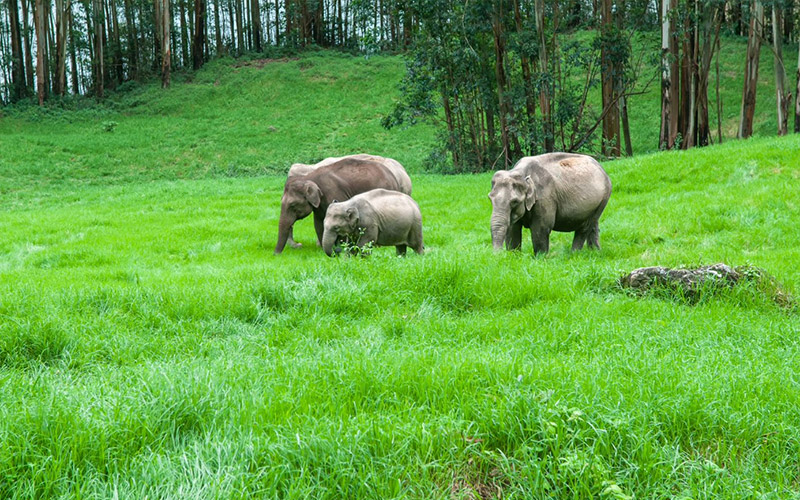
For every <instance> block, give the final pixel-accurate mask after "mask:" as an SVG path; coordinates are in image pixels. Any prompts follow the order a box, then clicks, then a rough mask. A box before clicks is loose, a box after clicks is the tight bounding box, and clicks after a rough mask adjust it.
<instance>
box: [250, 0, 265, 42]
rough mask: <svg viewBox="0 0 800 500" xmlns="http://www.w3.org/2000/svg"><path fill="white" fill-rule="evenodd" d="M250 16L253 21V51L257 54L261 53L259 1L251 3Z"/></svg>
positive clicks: (253, 0) (254, 0)
mask: <svg viewBox="0 0 800 500" xmlns="http://www.w3.org/2000/svg"><path fill="white" fill-rule="evenodd" d="M250 16H251V17H252V19H253V49H254V50H255V51H256V52H261V39H262V37H263V35H262V34H261V7H260V5H259V4H258V0H252V1H251V2H250Z"/></svg>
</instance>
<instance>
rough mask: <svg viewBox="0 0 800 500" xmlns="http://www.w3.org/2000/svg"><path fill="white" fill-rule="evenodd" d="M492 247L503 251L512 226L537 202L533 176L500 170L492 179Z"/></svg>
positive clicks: (490, 197) (490, 196)
mask: <svg viewBox="0 0 800 500" xmlns="http://www.w3.org/2000/svg"><path fill="white" fill-rule="evenodd" d="M489 199H490V200H492V223H491V227H492V246H493V247H494V249H495V250H502V249H503V242H505V241H506V235H507V234H508V231H509V229H511V226H512V225H513V224H514V223H516V222H517V221H519V220H520V219H521V218H522V217H524V216H525V214H526V213H527V212H529V211H530V210H531V208H533V204H534V203H535V202H536V188H535V186H534V183H533V180H532V179H531V176H530V175H528V176H525V177H523V176H522V174H520V173H519V172H514V171H513V170H512V171H508V170H500V171H498V172H497V173H495V174H494V177H492V190H491V192H490V193H489Z"/></svg>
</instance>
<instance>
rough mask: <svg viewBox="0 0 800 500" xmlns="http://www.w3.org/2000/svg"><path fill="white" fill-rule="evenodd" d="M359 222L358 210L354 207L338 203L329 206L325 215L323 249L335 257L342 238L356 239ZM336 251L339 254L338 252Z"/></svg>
mask: <svg viewBox="0 0 800 500" xmlns="http://www.w3.org/2000/svg"><path fill="white" fill-rule="evenodd" d="M358 220H359V217H358V210H357V209H356V207H354V206H347V204H344V203H336V202H333V203H331V204H330V205H329V206H328V212H327V214H326V215H325V231H324V232H323V236H322V249H323V250H325V253H326V254H327V255H328V256H331V255H333V252H334V250H336V249H335V248H334V247H335V245H336V242H337V241H339V239H340V238H351V239H352V238H355V237H356V235H357V234H358ZM356 241H357V240H356ZM354 243H355V241H354ZM336 251H337V252H338V250H336Z"/></svg>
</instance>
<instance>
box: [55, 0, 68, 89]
mask: <svg viewBox="0 0 800 500" xmlns="http://www.w3.org/2000/svg"><path fill="white" fill-rule="evenodd" d="M71 9H72V6H71V5H70V0H56V81H55V89H56V94H58V95H60V96H62V97H63V96H64V94H65V93H66V90H67V58H66V55H67V28H68V25H69V15H70V10H71Z"/></svg>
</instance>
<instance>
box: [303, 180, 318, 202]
mask: <svg viewBox="0 0 800 500" xmlns="http://www.w3.org/2000/svg"><path fill="white" fill-rule="evenodd" d="M321 194H322V193H321V191H320V190H319V186H317V185H316V184H315V183H313V182H307V183H306V192H305V195H306V200H308V202H309V203H311V206H312V207H314V208H317V207H318V206H319V203H320V195H321Z"/></svg>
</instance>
